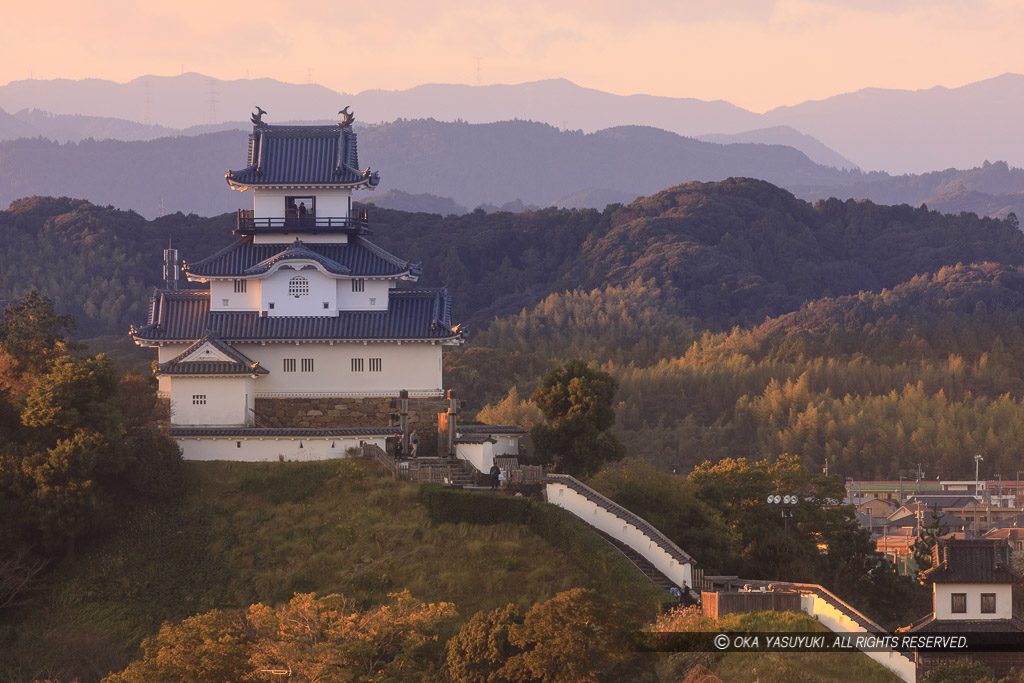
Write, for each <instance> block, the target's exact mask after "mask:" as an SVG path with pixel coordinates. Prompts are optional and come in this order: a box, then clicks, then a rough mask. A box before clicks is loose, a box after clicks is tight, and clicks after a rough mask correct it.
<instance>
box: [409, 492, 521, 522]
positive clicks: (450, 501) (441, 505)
mask: <svg viewBox="0 0 1024 683" xmlns="http://www.w3.org/2000/svg"><path fill="white" fill-rule="evenodd" d="M419 500H420V502H421V503H423V506H424V507H426V508H427V515H429V516H430V519H432V520H433V521H435V522H448V523H451V524H458V523H460V522H467V523H469V524H502V523H505V522H508V523H509V524H527V523H528V522H529V520H530V507H531V504H530V501H529V500H528V499H526V498H516V497H515V496H502V495H495V494H492V493H476V492H473V491H463V490H461V489H450V488H445V487H444V486H441V485H440V484H422V485H420V491H419Z"/></svg>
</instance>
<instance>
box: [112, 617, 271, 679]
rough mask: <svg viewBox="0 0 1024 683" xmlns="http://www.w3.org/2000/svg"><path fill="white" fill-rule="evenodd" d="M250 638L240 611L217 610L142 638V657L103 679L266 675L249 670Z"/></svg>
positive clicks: (166, 626) (162, 628) (171, 625)
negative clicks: (152, 635) (255, 673)
mask: <svg viewBox="0 0 1024 683" xmlns="http://www.w3.org/2000/svg"><path fill="white" fill-rule="evenodd" d="M250 647H251V639H250V636H249V634H248V631H247V628H246V625H245V618H244V616H243V615H242V614H241V613H239V612H237V611H223V610H213V611H212V612H206V613H205V614H197V615H196V616H194V617H189V618H188V619H185V620H183V621H181V622H179V623H177V624H170V623H165V624H164V625H163V626H161V627H160V633H158V634H157V635H156V636H154V637H152V638H146V639H145V640H144V641H142V650H143V656H142V659H140V660H139V661H137V662H133V663H132V664H130V665H128V668H126V669H125V670H124V671H122V672H121V673H115V674H111V675H109V676H107V677H106V678H104V679H103V683H240V682H241V681H253V680H266V679H261V678H257V677H255V676H253V675H251V674H252V673H253V672H252V671H251V668H250V666H249V650H250Z"/></svg>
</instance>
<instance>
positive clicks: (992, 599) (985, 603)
mask: <svg viewBox="0 0 1024 683" xmlns="http://www.w3.org/2000/svg"><path fill="white" fill-rule="evenodd" d="M981 613H982V614H995V613H996V594H995V593H982V594H981Z"/></svg>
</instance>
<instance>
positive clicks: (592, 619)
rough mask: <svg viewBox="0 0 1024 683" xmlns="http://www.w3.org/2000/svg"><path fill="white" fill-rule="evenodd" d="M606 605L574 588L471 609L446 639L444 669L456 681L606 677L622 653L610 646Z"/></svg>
mask: <svg viewBox="0 0 1024 683" xmlns="http://www.w3.org/2000/svg"><path fill="white" fill-rule="evenodd" d="M611 623H612V619H611V617H610V615H609V614H608V613H607V611H606V609H605V608H603V607H602V606H600V605H599V604H598V603H597V602H596V601H595V600H594V595H593V592H592V591H587V590H584V589H582V588H574V589H572V590H568V591H564V592H562V593H559V594H557V595H556V596H554V597H553V598H551V599H550V600H545V601H543V602H538V603H537V604H535V605H534V606H533V607H531V608H530V609H529V610H528V611H527V612H526V613H525V614H523V613H521V612H520V611H519V610H518V609H517V608H516V607H515V606H514V605H508V606H506V607H499V608H497V609H494V610H491V611H490V612H481V613H478V614H477V615H475V616H474V617H473V618H472V619H471V620H470V621H469V622H468V623H467V624H466V625H464V626H463V627H462V629H461V630H460V631H459V633H458V634H457V635H456V636H455V637H454V638H452V640H450V641H449V643H448V656H447V659H446V669H447V673H448V675H449V677H450V678H451V679H452V680H453V681H458V682H460V683H463V682H465V683H469V682H470V681H472V682H486V683H505V682H506V681H537V682H542V683H576V682H582V683H587V682H590V681H598V680H604V679H606V678H607V677H608V676H609V675H610V673H611V672H612V671H613V669H614V667H615V666H616V665H617V664H618V663H619V662H620V661H621V659H622V657H621V656H620V655H619V654H618V653H617V652H616V651H615V648H614V647H613V646H612V642H611V636H610V631H611V629H610V624H611Z"/></svg>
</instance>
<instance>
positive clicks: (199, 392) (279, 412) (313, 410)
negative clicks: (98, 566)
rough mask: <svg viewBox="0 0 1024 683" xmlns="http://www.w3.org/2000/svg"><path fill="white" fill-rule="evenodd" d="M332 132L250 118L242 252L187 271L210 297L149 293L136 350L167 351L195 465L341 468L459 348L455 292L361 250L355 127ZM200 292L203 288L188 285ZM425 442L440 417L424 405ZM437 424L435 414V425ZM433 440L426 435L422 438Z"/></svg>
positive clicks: (240, 182) (405, 265) (365, 177)
mask: <svg viewBox="0 0 1024 683" xmlns="http://www.w3.org/2000/svg"><path fill="white" fill-rule="evenodd" d="M347 109H348V108H347V107H346V109H345V110H343V111H342V112H339V113H343V114H344V116H345V118H344V120H343V121H342V122H341V123H339V124H337V125H333V126H271V125H268V124H266V123H264V122H263V115H264V114H265V113H266V112H264V111H263V110H261V109H259V108H258V107H257V110H258V112H257V113H256V114H254V115H253V117H252V121H253V131H252V134H251V135H250V136H249V150H248V159H247V165H246V166H245V168H242V169H240V170H237V171H228V173H227V175H226V176H225V177H226V180H227V182H228V185H229V186H230V187H231V188H233V189H236V190H239V191H243V192H248V191H251V192H252V194H253V208H252V210H242V211H239V212H238V216H237V224H236V229H235V234H236V235H238V240H237V241H235V242H234V243H233V244H231V245H229V246H228V247H226V248H224V249H222V250H220V251H218V252H217V253H215V254H212V255H211V256H209V257H207V258H205V259H202V260H200V261H198V262H195V263H190V264H188V263H187V264H185V266H184V268H183V272H184V275H185V277H186V278H187V280H188V281H189V282H191V283H199V284H202V285H205V288H202V289H174V288H171V287H167V288H165V289H160V290H156V291H155V292H154V294H153V298H152V301H151V306H150V315H149V320H148V322H147V323H146V324H145V325H142V326H139V327H133V328H132V337H133V339H134V340H135V342H136V343H137V344H139V345H140V346H147V347H155V348H156V349H157V352H158V364H157V370H156V372H157V375H158V376H159V382H160V392H161V395H162V396H165V397H169V399H170V423H171V428H170V431H171V435H172V436H173V437H175V438H176V439H177V440H178V442H179V444H180V445H181V446H182V449H183V451H184V454H185V457H186V458H191V459H231V460H266V459H270V460H277V459H279V457H283V458H286V459H319V458H327V457H342V456H343V455H344V454H345V451H346V450H347V449H348V448H351V447H353V446H358V445H360V444H362V443H374V444H377V445H380V446H381V447H384V444H385V440H386V439H388V438H394V437H396V436H398V435H400V428H398V427H396V426H392V424H391V423H392V422H393V420H391V419H390V414H391V402H392V400H393V399H394V398H395V397H397V396H398V395H399V393H400V392H401V391H402V390H407V391H408V395H409V396H410V397H411V398H412V399H413V402H414V404H415V401H416V400H420V401H421V402H424V403H430V402H431V399H436V400H439V399H441V398H442V397H443V395H444V390H443V380H442V373H441V353H442V350H443V348H444V347H445V346H453V345H457V344H461V343H462V342H463V334H464V333H463V332H462V331H460V330H459V328H458V326H456V325H453V324H452V321H451V298H450V297H449V295H448V293H447V290H446V289H443V288H441V289H427V288H416V287H412V286H411V283H414V282H416V280H417V279H418V278H419V275H420V272H421V268H420V266H419V264H414V263H410V262H409V261H405V260H403V259H401V258H399V257H397V256H394V255H392V254H390V253H388V252H386V251H385V250H383V249H381V248H380V247H378V246H377V245H375V244H373V243H372V242H370V241H369V240H368V239H367V235H368V234H369V226H368V223H367V218H366V213H365V211H361V210H357V209H354V208H353V207H352V191H353V190H355V189H373V188H374V187H376V186H377V184H378V183H379V176H378V174H377V173H376V172H371V171H370V169H366V170H363V171H360V170H359V165H358V164H359V162H358V155H357V148H356V133H355V132H354V131H353V130H352V121H353V117H352V116H351V115H350V114H348V112H347ZM193 286H194V285H193ZM420 412H421V413H422V414H423V417H422V418H420V424H416V422H415V420H414V426H416V427H417V429H418V430H419V431H420V432H421V433H423V432H424V430H425V429H426V430H430V429H431V427H432V424H431V423H430V420H432V419H433V418H434V414H435V413H436V412H437V410H436V407H435V406H433V405H430V406H426V405H425V406H424V409H423V410H422V411H420ZM427 416H429V418H428V417H427ZM428 433H429V432H428Z"/></svg>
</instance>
